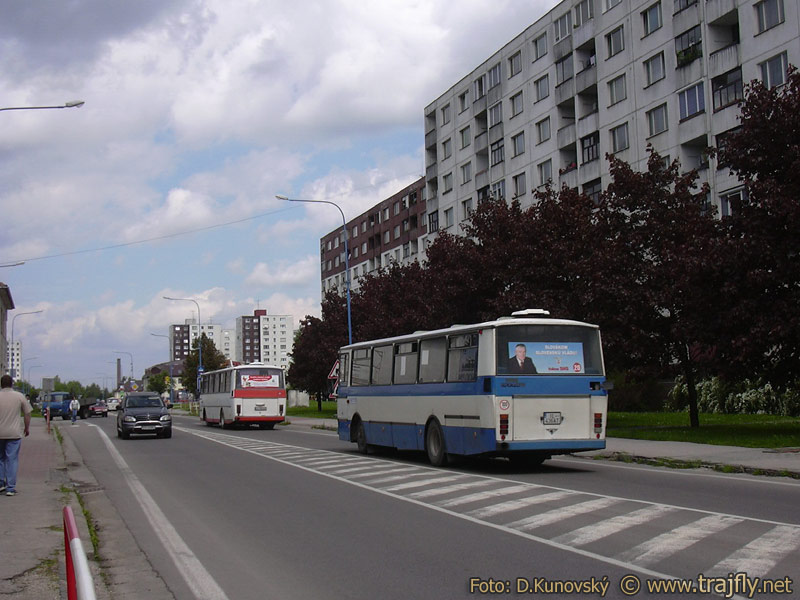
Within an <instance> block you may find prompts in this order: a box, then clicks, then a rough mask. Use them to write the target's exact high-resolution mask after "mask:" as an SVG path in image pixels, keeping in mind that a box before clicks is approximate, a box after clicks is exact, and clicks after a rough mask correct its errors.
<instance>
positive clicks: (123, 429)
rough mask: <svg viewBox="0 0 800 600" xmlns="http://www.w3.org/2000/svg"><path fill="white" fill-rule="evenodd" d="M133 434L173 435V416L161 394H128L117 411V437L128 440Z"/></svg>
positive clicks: (167, 436) (166, 436)
mask: <svg viewBox="0 0 800 600" xmlns="http://www.w3.org/2000/svg"><path fill="white" fill-rule="evenodd" d="M131 434H155V435H156V436H157V437H165V438H169V437H172V417H171V416H170V414H169V410H167V407H166V405H165V404H164V401H163V400H162V399H161V396H159V395H158V394H156V393H153V392H132V393H130V394H126V396H125V398H124V399H123V400H122V403H121V404H120V408H119V410H118V411H117V437H121V438H122V439H124V440H127V439H129V438H130V437H131Z"/></svg>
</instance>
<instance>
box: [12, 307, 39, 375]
mask: <svg viewBox="0 0 800 600" xmlns="http://www.w3.org/2000/svg"><path fill="white" fill-rule="evenodd" d="M43 312H44V309H42V310H32V311H29V312H21V313H18V314H16V315H14V318H13V319H11V365H9V366H10V369H9V370H10V371H11V378H12V379H16V376H17V369H16V367H15V366H14V323H16V322H17V317H21V316H22V315H38V314H39V313H43ZM22 375H23V376H24V375H25V373H22Z"/></svg>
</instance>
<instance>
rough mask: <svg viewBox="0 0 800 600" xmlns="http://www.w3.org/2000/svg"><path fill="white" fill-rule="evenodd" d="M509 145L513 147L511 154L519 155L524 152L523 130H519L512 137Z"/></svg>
mask: <svg viewBox="0 0 800 600" xmlns="http://www.w3.org/2000/svg"><path fill="white" fill-rule="evenodd" d="M511 145H512V146H513V148H514V154H513V156H519V155H520V154H525V132H524V131H521V132H520V133H518V134H517V135H515V136H514V137H512V138H511Z"/></svg>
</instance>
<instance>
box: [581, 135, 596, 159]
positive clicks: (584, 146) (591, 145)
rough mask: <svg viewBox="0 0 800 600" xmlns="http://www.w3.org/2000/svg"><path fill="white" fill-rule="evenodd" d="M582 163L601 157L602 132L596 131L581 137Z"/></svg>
mask: <svg viewBox="0 0 800 600" xmlns="http://www.w3.org/2000/svg"><path fill="white" fill-rule="evenodd" d="M581 152H582V158H583V161H582V164H585V163H588V162H591V161H593V160H597V159H598V158H600V132H598V131H595V132H594V133H593V134H591V135H587V136H586V137H585V138H581Z"/></svg>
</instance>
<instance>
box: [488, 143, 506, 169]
mask: <svg viewBox="0 0 800 600" xmlns="http://www.w3.org/2000/svg"><path fill="white" fill-rule="evenodd" d="M503 141H504V140H502V139H501V140H498V141H496V142H495V143H494V144H492V145H491V146H489V152H490V155H491V160H490V163H491V165H492V166H494V165H497V164H500V163H501V162H503V160H505V147H504V144H503Z"/></svg>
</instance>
